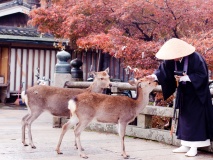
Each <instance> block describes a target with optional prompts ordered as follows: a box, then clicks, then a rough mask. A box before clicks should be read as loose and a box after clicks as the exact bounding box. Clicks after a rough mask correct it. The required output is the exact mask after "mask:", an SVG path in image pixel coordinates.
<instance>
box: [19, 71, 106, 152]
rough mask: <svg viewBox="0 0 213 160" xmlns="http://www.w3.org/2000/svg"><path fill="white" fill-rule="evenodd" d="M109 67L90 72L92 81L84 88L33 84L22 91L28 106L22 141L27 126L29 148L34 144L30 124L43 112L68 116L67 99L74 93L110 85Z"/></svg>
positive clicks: (100, 90)
mask: <svg viewBox="0 0 213 160" xmlns="http://www.w3.org/2000/svg"><path fill="white" fill-rule="evenodd" d="M108 73H109V68H107V69H106V70H104V71H101V72H91V74H93V76H94V80H93V83H92V84H91V85H90V86H89V87H88V88H86V89H78V88H60V87H54V86H46V85H35V86H33V87H31V88H29V89H27V90H26V91H22V93H21V97H22V101H23V102H25V104H26V105H27V108H28V112H29V113H28V114H26V115H25V116H24V117H23V118H22V143H23V145H24V146H28V144H27V143H26V141H25V131H26V127H27V128H28V139H29V145H30V146H31V148H33V149H35V148H36V146H35V145H34V143H33V140H32V133H31V125H32V123H33V122H34V121H35V120H36V119H37V118H38V117H39V116H40V115H41V114H42V113H43V112H44V111H48V112H49V113H51V114H52V115H54V116H59V117H66V118H70V117H71V114H70V110H69V109H68V108H67V106H68V101H69V100H70V99H71V98H72V97H73V96H75V95H77V94H80V93H83V92H87V93H89V94H90V93H91V92H95V93H102V92H103V90H104V88H108V87H109V85H110V79H109V75H108Z"/></svg>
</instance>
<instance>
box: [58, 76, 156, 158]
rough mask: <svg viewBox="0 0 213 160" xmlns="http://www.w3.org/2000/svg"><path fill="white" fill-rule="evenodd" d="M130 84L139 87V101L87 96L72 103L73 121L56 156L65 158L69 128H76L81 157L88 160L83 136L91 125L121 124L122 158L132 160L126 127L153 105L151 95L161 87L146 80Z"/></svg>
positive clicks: (71, 101) (60, 139)
mask: <svg viewBox="0 0 213 160" xmlns="http://www.w3.org/2000/svg"><path fill="white" fill-rule="evenodd" d="M129 83H130V84H132V85H133V84H134V85H136V91H137V97H136V98H135V99H132V98H130V97H127V96H119V95H117V96H111V95H104V94H99V93H86V92H84V93H82V94H79V95H77V96H75V97H73V98H72V99H71V100H69V102H68V108H69V109H70V112H71V114H72V117H71V119H70V120H69V121H68V122H67V123H65V124H64V125H63V126H62V132H61V134H60V138H59V141H58V144H57V147H56V152H57V153H58V154H63V153H62V152H61V151H60V146H61V142H62V139H63V137H64V135H65V133H66V132H67V130H68V129H69V128H71V127H72V126H76V127H75V128H74V135H75V137H76V143H77V149H78V154H79V156H80V157H82V158H88V156H87V155H86V154H85V153H84V152H83V151H84V149H83V148H82V146H81V142H80V135H81V132H82V131H83V130H84V129H85V128H86V127H87V125H88V124H89V123H90V122H91V121H92V120H94V119H95V120H97V121H98V122H102V123H113V124H118V133H119V136H120V139H121V151H122V154H121V155H122V156H123V157H124V158H129V155H127V154H126V151H125V145H124V136H125V132H126V127H127V125H128V124H129V123H130V122H132V121H133V120H134V119H135V117H136V116H137V115H138V114H139V113H140V112H141V111H142V110H143V109H144V108H145V106H146V105H147V104H148V103H149V94H150V92H151V91H152V90H153V89H154V88H155V87H156V86H157V83H156V82H154V80H152V79H150V78H149V79H147V78H146V77H144V78H141V79H139V80H137V81H136V80H135V81H132V82H129Z"/></svg>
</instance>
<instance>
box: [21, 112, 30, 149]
mask: <svg viewBox="0 0 213 160" xmlns="http://www.w3.org/2000/svg"><path fill="white" fill-rule="evenodd" d="M29 115H30V114H29V113H28V114H27V115H25V116H24V117H23V118H22V143H23V144H24V146H28V144H27V143H26V141H25V130H26V125H27V124H26V123H27V122H26V119H27V118H28V117H29Z"/></svg>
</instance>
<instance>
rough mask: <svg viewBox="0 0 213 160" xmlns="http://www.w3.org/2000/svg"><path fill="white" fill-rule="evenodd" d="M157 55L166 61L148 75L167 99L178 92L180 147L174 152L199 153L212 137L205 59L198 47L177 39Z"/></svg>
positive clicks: (212, 122)
mask: <svg viewBox="0 0 213 160" xmlns="http://www.w3.org/2000/svg"><path fill="white" fill-rule="evenodd" d="M156 57H157V58H158V59H162V60H163V62H162V63H161V64H160V66H159V68H158V69H157V70H156V71H155V72H154V74H152V75H149V76H147V77H150V78H151V77H152V78H155V80H156V81H158V83H159V84H160V85H161V87H162V92H163V96H164V99H167V98H168V97H170V96H171V95H172V94H173V93H174V92H175V91H176V101H175V110H176V109H179V112H178V116H177V117H178V123H177V130H176V135H177V138H178V139H180V140H181V146H180V147H179V148H177V149H175V150H173V152H174V153H186V154H185V155H186V156H189V157H193V156H196V155H197V148H198V147H206V146H209V145H210V141H211V140H213V105H212V101H211V94H210V90H209V86H208V82H209V77H208V76H209V74H208V67H207V65H206V62H205V60H204V58H203V57H202V56H201V55H200V54H199V53H198V52H196V51H195V47H193V46H192V45H190V44H188V43H186V42H185V41H183V40H180V39H177V38H172V39H170V40H168V41H167V42H166V43H165V44H164V45H163V46H162V47H161V48H160V50H159V51H158V52H157V53H156ZM174 114H177V112H175V113H174ZM174 116H175V115H174Z"/></svg>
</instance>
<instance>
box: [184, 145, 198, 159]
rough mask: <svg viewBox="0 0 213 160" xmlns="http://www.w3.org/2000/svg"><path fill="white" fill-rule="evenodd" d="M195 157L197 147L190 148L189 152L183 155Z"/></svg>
mask: <svg viewBox="0 0 213 160" xmlns="http://www.w3.org/2000/svg"><path fill="white" fill-rule="evenodd" d="M196 155H197V147H191V148H190V150H189V151H188V152H187V153H186V154H185V156H188V157H194V156H196Z"/></svg>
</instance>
